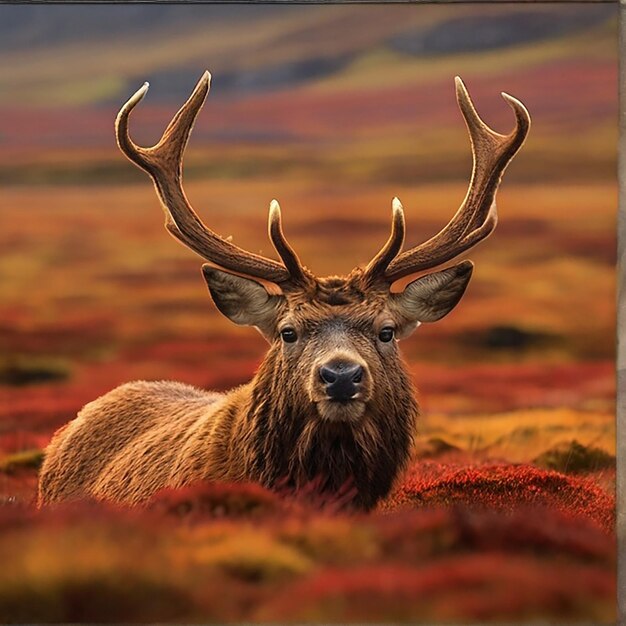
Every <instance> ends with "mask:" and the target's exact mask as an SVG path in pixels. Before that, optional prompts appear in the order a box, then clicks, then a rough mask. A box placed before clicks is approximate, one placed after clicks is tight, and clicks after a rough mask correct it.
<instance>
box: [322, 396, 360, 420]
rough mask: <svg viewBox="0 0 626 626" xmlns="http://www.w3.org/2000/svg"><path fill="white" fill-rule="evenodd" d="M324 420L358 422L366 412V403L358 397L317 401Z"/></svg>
mask: <svg viewBox="0 0 626 626" xmlns="http://www.w3.org/2000/svg"><path fill="white" fill-rule="evenodd" d="M315 404H316V406H317V412H318V413H319V416H320V417H321V418H322V420H324V421H327V422H349V423H356V422H357V421H359V420H360V419H361V418H362V417H363V414H364V413H365V406H366V403H365V402H363V400H360V399H358V398H354V399H350V400H334V399H332V398H325V399H323V400H319V401H318V402H316V403H315Z"/></svg>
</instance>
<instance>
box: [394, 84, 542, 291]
mask: <svg viewBox="0 0 626 626" xmlns="http://www.w3.org/2000/svg"><path fill="white" fill-rule="evenodd" d="M455 82H456V96H457V101H458V104H459V108H460V109H461V113H462V114H463V117H464V119H465V123H466V125H467V129H468V131H469V135H470V143H471V145H472V156H473V167H472V177H471V179H470V183H469V187H468V190H467V194H466V196H465V199H464V200H463V203H462V204H461V206H460V208H459V210H458V211H457V212H456V214H455V215H454V217H453V218H452V219H451V220H450V222H449V223H448V224H447V226H445V228H443V229H442V230H441V231H440V232H439V233H438V234H437V235H435V236H434V237H432V238H431V239H429V240H428V241H426V242H425V243H422V244H420V245H419V246H416V247H414V248H412V249H411V250H407V251H406V252H403V253H402V254H400V255H399V256H398V257H396V258H395V259H394V260H393V261H391V263H390V264H389V267H388V268H387V271H386V272H385V278H386V279H387V281H389V282H393V281H395V280H398V279H399V278H403V277H404V276H408V275H409V274H413V273H415V272H418V271H421V270H426V269H431V268H433V267H436V266H438V265H441V264H442V263H445V262H447V261H450V260H451V259H453V258H455V257H456V256H458V255H459V254H461V253H462V252H465V251H466V250H468V249H469V248H472V247H473V246H475V245H476V244H477V243H479V242H480V241H482V240H483V239H485V238H486V237H487V236H489V235H490V234H491V232H492V231H493V229H494V228H495V226H496V223H497V213H496V203H495V196H496V192H497V190H498V185H499V184H500V179H501V177H502V174H503V172H504V170H505V169H506V167H507V165H508V164H509V163H510V162H511V160H512V159H513V157H514V156H515V154H516V153H517V151H518V150H519V149H520V148H521V147H522V144H523V143H524V140H525V139H526V136H527V134H528V130H529V128H530V115H529V114H528V111H527V110H526V107H525V106H524V105H523V104H522V103H521V102H520V101H519V100H517V99H516V98H513V97H512V96H510V95H508V94H506V93H502V97H503V98H504V100H505V101H506V102H507V104H509V106H511V108H512V109H513V111H514V112H515V118H516V125H515V129H514V130H513V131H512V132H511V133H509V134H508V135H501V134H500V133H497V132H495V131H494V130H492V129H491V128H489V126H487V124H485V122H483V121H482V120H481V119H480V117H479V116H478V113H477V112H476V109H475V108H474V104H473V103H472V100H471V98H470V96H469V94H468V92H467V89H466V88H465V85H464V84H463V81H462V80H461V79H460V78H459V77H458V76H457V77H456V78H455Z"/></svg>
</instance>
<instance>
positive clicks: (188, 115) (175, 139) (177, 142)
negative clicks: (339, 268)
mask: <svg viewBox="0 0 626 626" xmlns="http://www.w3.org/2000/svg"><path fill="white" fill-rule="evenodd" d="M210 82H211V75H210V74H209V72H205V73H204V74H203V75H202V77H201V78H200V80H199V81H198V84H197V85H196V87H195V89H194V90H193V93H192V94H191V96H190V97H189V99H188V100H187V102H185V104H184V105H183V106H182V107H181V109H180V110H179V111H178V113H176V115H175V116H174V118H173V119H172V121H171V122H170V123H169V125H168V127H167V128H166V129H165V132H164V133H163V136H162V137H161V139H160V140H159V142H158V143H157V144H156V145H155V146H152V147H150V148H143V147H140V146H138V145H136V144H135V143H134V142H133V140H132V139H131V138H130V135H129V132H128V117H129V115H130V113H131V111H132V110H133V109H134V108H135V106H136V105H137V104H138V103H139V102H140V101H141V100H142V99H143V97H144V96H145V95H146V92H147V91H148V83H144V85H143V86H142V87H141V89H139V90H138V91H137V92H136V93H135V94H134V95H133V96H132V97H131V98H130V99H129V100H128V102H126V104H125V105H124V106H123V107H122V108H121V110H120V112H119V114H118V116H117V119H116V121H115V131H116V136H117V143H118V146H119V147H120V149H121V150H122V152H123V153H124V154H125V155H126V156H127V157H128V158H129V159H130V160H131V161H132V162H133V163H135V165H137V166H139V167H140V168H142V169H143V170H144V171H146V172H147V173H148V174H149V175H150V177H151V178H152V180H153V181H154V185H155V187H156V190H157V194H158V196H159V199H160V201H161V204H162V206H163V210H164V212H165V227H166V228H167V230H168V231H169V232H170V233H171V234H172V235H173V236H174V237H176V238H177V239H179V240H180V241H181V242H182V243H184V244H185V245H186V246H188V247H189V248H191V249H192V250H194V251H195V252H197V253H198V254H199V255H200V256H202V257H204V258H205V259H206V260H207V261H210V262H212V263H215V264H217V265H219V266H221V267H223V268H224V269H228V270H232V271H234V272H237V273H239V274H244V275H246V276H252V277H256V278H262V279H265V280H268V281H271V282H275V283H277V284H281V283H286V282H289V281H290V279H291V276H290V273H289V271H288V269H287V268H286V267H284V266H283V265H281V264H280V263H278V262H276V261H273V260H271V259H267V258H265V257H262V256H259V255H256V254H254V253H252V252H248V251H246V250H243V249H241V248H239V247H238V246H236V245H235V244H233V243H231V242H230V241H227V240H225V239H223V238H222V237H220V236H219V235H217V234H216V233H214V232H213V231H212V230H210V229H209V228H208V227H207V226H205V224H203V223H202V221H201V220H200V218H199V217H198V215H197V214H196V212H195V211H194V210H193V208H192V207H191V205H190V204H189V201H188V200H187V197H186V195H185V192H184V190H183V187H182V176H183V154H184V151H185V148H186V146H187V142H188V141H189V135H190V133H191V130H192V128H193V124H194V122H195V120H196V117H197V116H198V113H199V112H200V109H201V108H202V105H203V104H204V101H205V99H206V96H207V94H208V92H209V87H210Z"/></svg>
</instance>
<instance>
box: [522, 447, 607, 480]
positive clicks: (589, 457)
mask: <svg viewBox="0 0 626 626" xmlns="http://www.w3.org/2000/svg"><path fill="white" fill-rule="evenodd" d="M533 463H534V464H535V465H538V466H539V467H545V468H547V469H552V470H556V471H559V472H564V473H568V474H579V473H583V472H593V471H595V470H601V469H609V468H613V467H615V457H614V456H613V455H611V454H609V453H608V452H605V451H604V450H602V449H601V448H594V447H593V446H584V445H582V444H581V443H579V442H578V441H576V440H575V439H574V440H572V441H571V442H566V443H561V444H558V445H556V446H554V447H553V448H550V449H549V450H546V451H545V452H544V453H543V454H540V455H539V456H538V457H537V458H536V459H534V460H533Z"/></svg>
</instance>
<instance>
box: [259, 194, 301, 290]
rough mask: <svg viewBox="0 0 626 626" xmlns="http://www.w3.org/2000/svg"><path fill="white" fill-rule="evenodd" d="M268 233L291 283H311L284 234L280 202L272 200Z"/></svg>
mask: <svg viewBox="0 0 626 626" xmlns="http://www.w3.org/2000/svg"><path fill="white" fill-rule="evenodd" d="M268 232H269V237H270V239H271V241H272V244H273V245H274V248H275V249H276V252H278V255H279V256H280V258H281V259H282V260H283V263H284V264H285V267H286V268H287V271H288V272H289V276H290V277H291V282H292V283H294V284H296V285H304V284H307V283H308V281H309V277H308V275H307V274H306V273H305V271H304V269H303V267H302V263H300V259H299V258H298V255H297V254H296V252H295V250H294V249H293V248H292V247H291V246H290V245H289V242H288V241H287V239H286V237H285V234H284V233H283V225H282V215H281V212H280V204H278V200H272V201H271V202H270V212H269V219H268Z"/></svg>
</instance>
